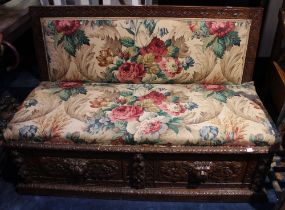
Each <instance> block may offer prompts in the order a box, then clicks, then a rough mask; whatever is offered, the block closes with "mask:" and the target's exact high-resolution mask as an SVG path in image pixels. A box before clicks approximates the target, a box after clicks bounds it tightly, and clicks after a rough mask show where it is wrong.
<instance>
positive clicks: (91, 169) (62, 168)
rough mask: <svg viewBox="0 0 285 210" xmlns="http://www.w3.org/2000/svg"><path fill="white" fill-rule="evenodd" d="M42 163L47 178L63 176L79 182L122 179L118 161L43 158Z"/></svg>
mask: <svg viewBox="0 0 285 210" xmlns="http://www.w3.org/2000/svg"><path fill="white" fill-rule="evenodd" d="M41 163H42V167H43V169H44V170H43V171H45V172H44V173H45V175H46V176H47V175H49V176H51V177H53V176H59V175H63V176H65V177H66V178H67V179H72V180H74V181H77V182H85V181H86V180H93V181H95V182H98V181H104V180H112V179H120V178H121V170H120V164H121V162H120V161H117V160H106V159H98V160H93V159H75V158H59V157H42V158H41Z"/></svg>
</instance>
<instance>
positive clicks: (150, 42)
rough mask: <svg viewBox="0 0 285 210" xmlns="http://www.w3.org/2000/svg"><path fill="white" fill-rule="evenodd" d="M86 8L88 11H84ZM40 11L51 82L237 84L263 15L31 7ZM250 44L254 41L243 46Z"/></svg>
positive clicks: (194, 10)
mask: <svg viewBox="0 0 285 210" xmlns="http://www.w3.org/2000/svg"><path fill="white" fill-rule="evenodd" d="M126 8H127V11H126V12H125V13H122V10H126ZM163 8H164V10H162V9H163ZM86 9H87V10H90V11H89V13H90V12H91V11H94V13H93V14H92V15H90V14H89V13H88V12H87V13H88V15H86V16H85V14H86V13H84V11H86ZM147 9H150V10H149V11H148V10H147ZM53 10H54V13H52V11H53ZM80 10H81V13H79V11H80ZM103 10H107V11H109V12H110V13H109V15H107V13H104V12H102V11H103ZM133 10H137V12H138V14H137V15H135V14H134V13H133V12H134V11H133ZM41 11H45V13H46V14H47V15H46V16H45V15H44V14H41V15H40V18H38V19H39V20H38V21H37V22H36V25H37V24H40V27H41V30H40V31H41V34H40V36H41V43H40V44H41V45H42V47H43V50H42V51H44V53H45V54H44V57H45V67H44V69H45V71H46V73H47V74H46V76H48V79H49V80H52V81H56V80H66V81H73V80H90V81H94V82H121V83H211V84H219V83H234V84H240V83H241V82H242V81H243V78H246V76H247V75H245V74H246V73H245V69H246V70H248V72H247V73H248V74H252V72H251V71H252V68H253V66H248V63H247V62H249V61H248V59H252V58H254V57H255V53H256V52H255V51H256V44H257V38H258V36H256V34H254V33H258V30H259V28H258V26H256V25H254V24H256V23H257V22H258V20H259V19H260V18H261V12H260V9H241V8H239V10H238V11H237V10H235V9H229V8H210V9H208V12H207V10H206V11H204V12H202V11H203V8H200V7H174V8H171V7H146V8H142V7H141V8H135V7H103V8H102V10H100V7H88V8H87V7H85V8H83V7H81V9H80V7H66V8H65V9H62V7H60V8H59V7H56V8H52V9H51V8H46V9H45V8H34V9H33V13H34V15H35V14H36V16H39V14H40V12H41ZM47 11H49V12H47ZM130 11H132V12H130ZM142 11H143V12H144V14H145V15H140V13H142ZM168 11H170V12H168ZM175 11H176V14H175V15H174V13H175ZM183 11H184V14H185V15H181V12H183ZM251 12H253V13H251ZM256 12H257V13H258V15H259V16H257V17H258V18H257V17H255V18H256V19H257V20H256V19H253V15H254V14H255V15H256ZM168 13H169V15H165V14H168ZM51 14H54V15H51ZM223 14H224V15H223ZM114 16H115V17H114ZM181 16H182V17H181ZM240 16H241V17H240ZM222 17H223V18H222ZM233 17H234V18H233ZM252 28H255V30H252ZM35 34H36V35H38V32H37V31H36V32H35ZM251 36H255V37H254V39H250V37H251ZM249 44H251V45H255V46H254V47H252V46H251V49H249V48H250V47H249ZM250 50H251V51H250ZM252 51H253V52H252ZM41 55H42V54H41ZM40 59H42V57H41V58H40ZM42 60H43V59H42ZM252 62H254V61H251V63H252ZM42 63H43V62H42ZM248 77H251V75H249V76H248ZM246 79H250V78H246Z"/></svg>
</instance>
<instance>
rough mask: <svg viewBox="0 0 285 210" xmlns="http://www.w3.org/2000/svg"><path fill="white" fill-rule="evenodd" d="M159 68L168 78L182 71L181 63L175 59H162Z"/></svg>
mask: <svg viewBox="0 0 285 210" xmlns="http://www.w3.org/2000/svg"><path fill="white" fill-rule="evenodd" d="M159 67H160V69H161V70H162V71H164V73H165V74H166V75H167V76H168V77H171V78H173V77H175V76H176V75H177V74H179V73H180V72H181V71H182V66H181V63H180V62H179V60H178V59H177V58H172V57H168V58H162V60H161V62H160V63H159Z"/></svg>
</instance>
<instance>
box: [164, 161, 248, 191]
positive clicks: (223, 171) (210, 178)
mask: <svg viewBox="0 0 285 210" xmlns="http://www.w3.org/2000/svg"><path fill="white" fill-rule="evenodd" d="M242 168H243V162H238V161H217V162H214V161H161V162H160V167H159V171H160V177H159V179H160V180H161V181H168V182H172V183H175V182H188V185H189V186H194V185H197V184H201V183H203V182H227V181H236V180H238V179H240V177H241V173H240V172H241V171H242Z"/></svg>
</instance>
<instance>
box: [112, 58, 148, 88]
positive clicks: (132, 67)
mask: <svg viewBox="0 0 285 210" xmlns="http://www.w3.org/2000/svg"><path fill="white" fill-rule="evenodd" d="M144 75H145V70H144V65H143V64H138V63H135V62H131V63H129V62H127V63H124V64H122V65H121V66H120V67H119V73H118V74H117V75H116V76H117V79H118V80H119V81H120V82H133V83H139V82H140V81H141V80H142V78H143V76H144Z"/></svg>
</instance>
